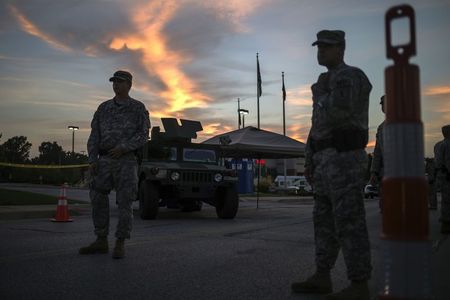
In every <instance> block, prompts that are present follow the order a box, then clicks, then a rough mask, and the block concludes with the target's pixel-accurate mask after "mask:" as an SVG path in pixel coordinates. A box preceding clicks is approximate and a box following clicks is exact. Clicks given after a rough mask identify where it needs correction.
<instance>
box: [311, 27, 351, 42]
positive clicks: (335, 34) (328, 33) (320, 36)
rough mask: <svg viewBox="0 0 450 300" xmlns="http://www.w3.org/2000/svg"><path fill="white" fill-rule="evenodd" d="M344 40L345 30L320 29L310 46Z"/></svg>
mask: <svg viewBox="0 0 450 300" xmlns="http://www.w3.org/2000/svg"><path fill="white" fill-rule="evenodd" d="M344 42H345V32H344V31H342V30H321V31H319V32H318V33H317V41H315V42H314V43H312V46H316V45H318V44H332V45H336V44H340V43H344Z"/></svg>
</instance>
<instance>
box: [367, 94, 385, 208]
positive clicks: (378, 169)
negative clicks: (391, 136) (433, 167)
mask: <svg viewBox="0 0 450 300" xmlns="http://www.w3.org/2000/svg"><path fill="white" fill-rule="evenodd" d="M385 98H386V96H385V95H383V96H381V99H380V105H381V111H382V112H383V113H384V107H385V106H384V101H385ZM383 129H384V121H383V122H381V124H380V125H378V128H377V135H376V143H375V149H374V150H373V159H372V165H371V166H370V180H369V183H370V184H371V185H374V186H375V185H378V186H379V187H380V200H379V207H380V212H381V211H382V207H383V204H382V198H383V196H382V193H381V180H382V179H383V173H384V171H383V170H384V166H383V161H384V160H383V157H384V155H383V152H384V150H383V149H384V147H383Z"/></svg>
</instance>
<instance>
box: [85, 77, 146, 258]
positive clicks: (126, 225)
mask: <svg viewBox="0 0 450 300" xmlns="http://www.w3.org/2000/svg"><path fill="white" fill-rule="evenodd" d="M132 79H133V77H132V75H131V74H130V73H129V72H127V71H117V72H115V73H114V75H113V76H112V77H111V78H110V79H109V81H111V82H112V85H113V90H114V93H115V97H114V98H112V99H110V100H108V101H105V102H103V103H102V104H100V106H99V107H98V109H97V111H96V112H95V114H94V118H93V119H92V123H91V128H92V130H91V134H90V136H89V140H88V144H87V148H88V153H89V168H90V171H91V183H90V192H89V196H90V198H91V202H92V218H93V221H94V233H95V235H96V236H97V240H96V241H95V242H93V243H92V244H90V245H89V246H87V247H82V248H80V250H79V253H80V254H95V253H107V252H108V240H107V237H108V234H109V199H108V195H109V192H110V191H111V189H113V188H114V189H115V191H116V203H117V205H118V209H119V221H118V224H117V229H116V233H115V237H116V244H115V247H114V251H113V258H123V257H124V255H125V249H124V241H125V239H129V238H130V233H131V228H132V219H133V209H132V203H133V201H134V200H135V199H136V197H137V185H138V177H137V175H138V174H137V167H138V163H137V158H136V151H137V150H138V149H140V148H141V147H142V146H143V145H144V144H145V143H146V142H147V140H148V133H149V128H150V119H149V114H148V111H147V110H146V108H145V105H144V104H143V103H142V102H140V101H137V100H135V99H133V98H131V97H130V96H129V91H130V89H131V86H132Z"/></svg>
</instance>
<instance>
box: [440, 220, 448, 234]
mask: <svg viewBox="0 0 450 300" xmlns="http://www.w3.org/2000/svg"><path fill="white" fill-rule="evenodd" d="M441 222H442V223H441V233H442V234H450V222H448V221H441Z"/></svg>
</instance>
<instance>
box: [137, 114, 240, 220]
mask: <svg viewBox="0 0 450 300" xmlns="http://www.w3.org/2000/svg"><path fill="white" fill-rule="evenodd" d="M161 120H162V123H163V126H164V129H165V132H160V128H159V127H153V128H152V132H151V140H150V141H149V142H148V143H147V144H146V145H145V147H144V151H143V157H142V162H141V164H140V167H139V192H138V200H139V214H140V217H141V218H142V219H155V218H156V216H157V214H158V210H159V207H167V208H179V209H181V210H183V211H196V210H197V211H198V210H201V208H202V204H203V202H205V203H208V204H210V205H212V206H215V208H216V212H217V216H218V217H219V218H222V219H233V218H234V217H235V216H236V213H237V210H238V207H239V197H238V194H237V181H238V177H237V175H236V172H235V171H234V170H229V169H226V168H225V167H224V166H223V163H222V162H223V159H222V158H220V157H219V154H220V151H219V148H218V147H217V146H216V145H206V144H199V143H192V142H191V139H192V138H196V137H197V131H201V130H203V128H202V126H201V124H200V122H198V121H190V120H180V121H181V126H180V125H179V124H178V122H177V120H176V119H174V118H162V119H161Z"/></svg>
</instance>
